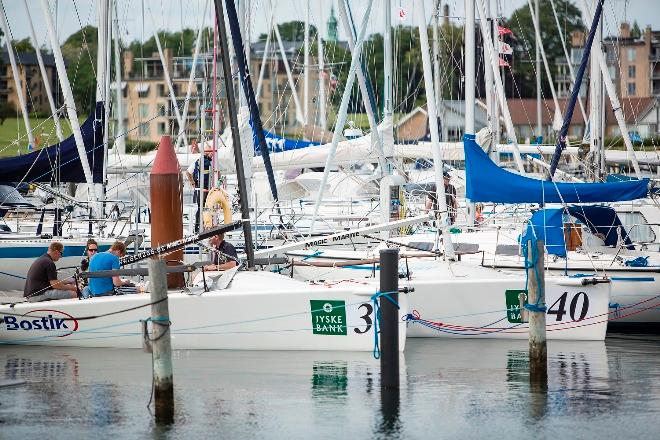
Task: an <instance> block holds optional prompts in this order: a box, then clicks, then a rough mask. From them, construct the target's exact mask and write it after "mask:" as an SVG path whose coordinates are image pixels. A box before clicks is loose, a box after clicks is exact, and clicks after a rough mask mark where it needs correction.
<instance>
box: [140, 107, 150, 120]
mask: <svg viewBox="0 0 660 440" xmlns="http://www.w3.org/2000/svg"><path fill="white" fill-rule="evenodd" d="M138 116H139V117H140V118H147V117H149V104H140V105H138Z"/></svg>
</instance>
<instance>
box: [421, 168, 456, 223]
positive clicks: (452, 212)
mask: <svg viewBox="0 0 660 440" xmlns="http://www.w3.org/2000/svg"><path fill="white" fill-rule="evenodd" d="M450 178H451V176H450V174H449V173H448V172H446V171H445V172H444V173H443V179H444V184H445V202H446V203H447V214H448V217H449V224H450V225H453V224H454V223H455V222H456V215H457V214H458V201H457V200H456V187H455V186H454V185H452V184H451V183H449V179H450ZM426 209H427V210H432V211H435V212H437V211H438V209H439V207H438V197H437V193H436V191H431V192H429V194H428V198H427V199H426Z"/></svg>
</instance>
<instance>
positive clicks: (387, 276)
mask: <svg viewBox="0 0 660 440" xmlns="http://www.w3.org/2000/svg"><path fill="white" fill-rule="evenodd" d="M380 293H381V294H383V293H387V296H388V297H389V298H390V299H391V301H390V299H387V298H385V297H384V296H381V297H380V298H378V300H379V301H380V324H381V328H380V384H381V389H385V388H399V308H398V306H397V305H398V303H399V250H398V249H383V250H381V251H380Z"/></svg>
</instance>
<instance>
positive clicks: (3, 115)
mask: <svg viewBox="0 0 660 440" xmlns="http://www.w3.org/2000/svg"><path fill="white" fill-rule="evenodd" d="M14 117H16V109H15V108H14V106H13V104H12V103H11V102H3V103H0V125H3V124H4V123H5V119H7V118H14Z"/></svg>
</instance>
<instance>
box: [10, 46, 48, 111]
mask: <svg viewBox="0 0 660 440" xmlns="http://www.w3.org/2000/svg"><path fill="white" fill-rule="evenodd" d="M15 55H16V64H17V65H18V70H19V76H20V81H21V90H20V93H21V94H22V95H23V97H24V98H25V104H26V106H27V110H28V112H30V113H33V112H36V113H47V114H50V113H51V110H50V104H49V103H48V95H47V94H46V87H45V86H44V80H43V78H42V76H41V71H40V70H39V63H38V62H37V54H36V53H30V52H18V53H15ZM41 56H42V58H43V61H44V66H45V68H46V76H47V77H48V78H47V79H46V80H47V81H48V84H50V88H51V90H52V91H53V93H56V91H58V90H60V89H59V84H58V81H57V71H56V68H55V58H54V57H53V55H50V54H47V53H43V52H42V54H41ZM18 93H19V90H18V89H17V87H16V84H15V83H14V75H13V73H12V70H11V63H10V61H9V52H7V50H6V49H3V50H2V51H0V105H2V104H6V103H9V104H10V105H12V106H14V107H15V108H16V109H19V110H18V111H20V103H19V100H18ZM59 96H61V94H59ZM56 105H58V104H56Z"/></svg>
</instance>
